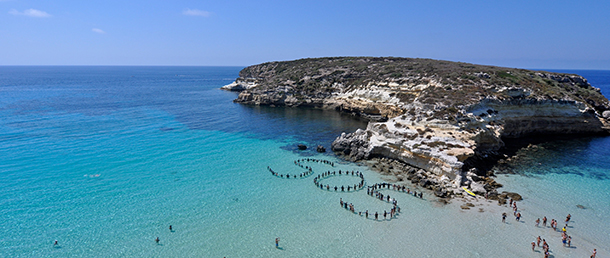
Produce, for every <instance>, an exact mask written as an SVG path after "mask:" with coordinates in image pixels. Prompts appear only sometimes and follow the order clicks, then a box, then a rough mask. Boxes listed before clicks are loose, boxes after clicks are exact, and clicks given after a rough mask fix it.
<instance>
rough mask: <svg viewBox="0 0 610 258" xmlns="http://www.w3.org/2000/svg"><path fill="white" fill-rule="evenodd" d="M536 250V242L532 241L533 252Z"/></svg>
mask: <svg viewBox="0 0 610 258" xmlns="http://www.w3.org/2000/svg"><path fill="white" fill-rule="evenodd" d="M535 248H536V241H532V251H535Z"/></svg>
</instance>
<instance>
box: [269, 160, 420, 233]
mask: <svg viewBox="0 0 610 258" xmlns="http://www.w3.org/2000/svg"><path fill="white" fill-rule="evenodd" d="M306 162H316V163H321V164H325V165H329V166H332V167H334V166H335V163H334V162H331V161H328V160H323V159H311V158H303V159H298V160H295V161H294V162H293V163H294V165H296V166H299V167H301V168H303V169H306V172H304V173H300V174H293V175H291V174H280V173H278V172H275V171H274V170H273V169H271V168H270V167H269V166H267V169H268V170H269V171H270V172H271V174H272V175H274V176H276V177H278V178H288V179H290V178H294V179H300V178H306V177H308V176H310V175H312V174H313V173H314V172H313V168H312V167H311V166H308V165H306V164H304V163H306ZM336 176H352V177H357V178H359V179H360V182H359V183H357V184H353V185H341V186H331V185H329V184H323V183H322V181H323V180H324V179H327V178H330V177H336ZM313 182H314V184H315V185H316V187H317V188H320V189H322V190H326V191H335V192H354V191H358V190H361V189H362V188H364V186H365V184H366V183H365V181H364V175H363V174H362V172H360V171H353V170H352V171H347V170H346V171H343V170H338V171H326V172H323V173H321V174H319V175H317V176H316V177H315V178H314V179H313ZM380 190H394V191H397V192H401V193H406V194H409V195H410V194H411V193H412V194H413V196H415V197H419V198H423V194H422V193H421V192H419V193H417V192H416V191H413V192H411V190H410V189H409V188H407V187H405V186H400V185H397V184H390V183H378V184H374V185H372V186H369V187H368V188H367V195H369V196H372V197H375V198H376V199H378V200H380V201H383V202H387V203H389V204H392V208H391V209H390V210H389V211H387V210H384V211H383V213H382V212H380V211H375V212H369V210H359V211H356V208H355V207H354V205H353V204H351V203H348V202H344V201H343V199H342V198H341V199H340V200H339V203H340V204H341V207H342V208H344V209H346V210H349V211H351V212H352V213H354V214H357V215H359V216H362V217H364V218H366V219H374V220H378V221H380V220H383V221H390V220H392V219H394V218H396V215H397V214H398V213H400V207H399V206H398V202H397V201H396V199H394V198H391V197H390V195H386V194H383V193H381V192H379V191H380ZM382 216H383V219H381V217H382Z"/></svg>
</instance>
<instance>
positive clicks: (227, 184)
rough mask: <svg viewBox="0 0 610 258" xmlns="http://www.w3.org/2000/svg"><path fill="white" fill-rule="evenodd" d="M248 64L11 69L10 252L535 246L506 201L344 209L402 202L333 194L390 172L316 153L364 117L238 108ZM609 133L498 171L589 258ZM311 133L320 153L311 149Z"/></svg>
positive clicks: (385, 251) (5, 179)
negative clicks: (566, 225)
mask: <svg viewBox="0 0 610 258" xmlns="http://www.w3.org/2000/svg"><path fill="white" fill-rule="evenodd" d="M240 69H241V68H239V67H0V117H2V119H0V156H1V157H2V159H1V161H0V189H2V191H0V217H1V218H2V219H1V220H0V257H117V256H118V257H223V256H227V257H329V256H330V257H364V256H374V257H404V256H412V257H455V256H460V257H489V256H496V257H514V256H525V255H529V254H530V253H529V252H527V251H528V250H529V249H528V243H529V242H530V241H531V240H529V236H528V237H527V238H526V237H522V236H523V232H524V231H528V230H529V231H531V232H529V231H528V232H529V233H531V234H535V233H536V230H538V229H532V228H531V227H528V228H526V227H525V226H521V225H512V224H509V225H501V226H498V224H497V223H496V222H497V218H498V216H497V214H496V213H497V212H498V210H497V209H498V207H494V206H493V205H492V206H490V207H487V206H485V207H484V209H485V210H486V211H487V212H483V213H479V212H476V210H474V211H470V212H464V211H461V210H460V209H459V208H456V207H454V206H452V205H448V206H442V205H440V204H438V203H436V202H435V200H434V198H433V197H431V196H430V193H427V192H426V193H425V195H424V199H417V198H413V197H412V196H408V195H406V194H402V193H396V192H393V191H390V190H384V191H385V193H386V194H390V195H391V196H392V197H394V198H396V199H397V201H398V203H399V205H400V207H401V209H402V210H403V212H402V213H400V214H398V216H397V217H396V218H395V219H393V220H391V221H374V220H370V219H369V220H367V219H365V218H364V217H361V216H358V215H354V214H350V213H349V212H348V211H346V210H345V209H342V208H341V207H340V206H339V198H342V199H343V200H345V201H348V202H350V203H353V204H354V205H355V206H356V209H357V210H360V209H362V210H365V209H368V210H371V211H373V210H378V211H383V210H388V211H389V209H391V205H390V204H387V203H384V202H380V201H378V200H375V199H374V198H371V197H368V196H367V195H366V189H364V190H362V191H358V192H350V193H335V192H329V191H325V190H320V189H317V188H316V187H315V185H314V184H313V181H312V180H313V177H314V176H315V175H317V174H318V173H320V172H323V171H327V170H339V169H343V170H359V171H362V172H363V174H364V176H365V179H366V183H367V184H368V185H371V184H374V183H378V182H382V181H385V180H387V179H388V178H383V177H381V176H380V175H378V174H376V173H374V172H371V171H370V170H368V169H367V168H366V167H364V166H359V165H358V164H353V163H348V162H343V161H341V160H338V159H336V158H335V157H334V156H333V155H332V154H329V153H327V154H318V153H316V152H315V150H313V149H315V148H313V147H314V146H316V145H318V144H321V145H323V146H325V147H326V148H327V149H330V143H331V142H332V140H333V139H334V138H335V137H336V136H337V135H339V134H340V133H341V132H343V131H345V132H351V131H354V130H355V129H356V128H363V127H365V126H366V124H365V123H364V122H362V121H357V120H353V119H351V118H350V117H346V116H343V115H341V114H338V113H336V112H332V111H321V110H308V109H284V108H265V107H248V106H242V105H238V104H235V103H232V100H233V99H234V98H235V97H236V93H232V92H225V91H221V90H218V88H219V87H220V86H222V85H225V84H228V83H230V82H232V81H233V80H234V79H235V78H236V77H237V73H238V72H239V70H240ZM584 73H586V71H583V72H579V74H583V75H585V76H586V74H584ZM592 73H593V72H592ZM592 76H593V77H592V78H589V80H590V81H591V82H592V83H593V84H594V86H597V87H602V88H603V87H605V88H603V91H604V92H606V90H607V89H610V80H609V78H610V73H608V72H605V73H602V74H601V75H599V74H592ZM596 76H597V77H596ZM594 78H598V79H594ZM595 80H597V82H599V83H598V84H596V81H595ZM604 80H605V81H604ZM609 139H610V138H607V137H606V138H604V137H602V138H586V139H579V140H573V141H567V142H561V143H560V144H556V143H549V144H547V145H543V146H544V147H545V151H544V152H543V153H542V154H536V155H534V154H527V155H528V156H532V157H534V158H533V161H531V162H533V163H532V164H534V165H535V164H538V163H539V167H538V169H536V170H528V169H529V168H531V167H532V166H534V165H532V166H523V167H522V168H518V169H519V174H520V175H511V176H503V175H502V176H500V177H499V180H500V181H505V182H506V183H505V184H506V185H507V187H506V190H516V191H519V192H522V193H523V194H524V196H525V198H526V199H525V200H524V202H523V205H522V207H523V208H522V209H525V210H524V211H523V213H524V220H525V221H528V219H530V220H529V223H530V224H531V217H533V216H539V214H556V215H555V216H556V218H558V219H559V218H562V217H564V216H565V214H564V213H566V212H571V213H572V215H573V216H574V220H575V224H574V232H575V233H574V234H575V236H576V237H574V240H573V242H574V243H575V245H576V246H579V248H577V249H574V250H563V249H560V247H555V246H556V244H554V243H553V244H551V249H552V250H555V251H554V252H555V256H556V257H569V256H571V255H574V254H577V255H580V256H582V255H584V254H588V253H587V252H588V251H589V249H591V247H597V248H598V252H599V254H607V253H608V250H607V249H604V247H603V246H608V245H609V244H610V232H609V231H608V229H605V228H604V227H599V224H600V223H601V224H602V225H607V224H608V223H610V217H608V214H610V196H608V193H609V192H610V188H609V185H610V184H608V180H609V178H608V177H609V175H610V172H609V171H608V168H609V167H608V164H609V162H610V158H608V157H610V148H608V147H610V140H609ZM298 143H303V144H306V145H308V146H310V147H312V148H309V149H308V150H306V151H298V150H297V148H296V145H297V144H298ZM553 144H555V145H553ZM574 153H578V154H574ZM302 158H317V159H325V160H330V161H333V162H335V165H336V166H335V167H330V166H328V165H325V164H319V163H307V165H310V166H312V167H313V171H314V175H313V176H311V177H308V178H306V179H280V178H277V177H274V176H272V175H271V174H270V173H269V171H267V166H271V167H272V168H273V169H274V170H275V171H279V172H286V173H288V172H290V173H295V174H296V173H302V172H303V171H304V170H303V169H301V168H299V167H297V166H295V165H294V164H293V161H294V160H297V159H302ZM357 181H358V180H356V179H355V178H351V177H333V178H328V179H325V181H324V183H325V184H326V183H328V184H336V185H342V184H345V185H348V184H353V183H355V182H357ZM541 186H544V187H541ZM414 188H415V187H412V189H414ZM558 196H560V197H558ZM576 204H581V205H584V206H585V207H587V209H585V210H580V209H577V208H575V205H576ZM494 205H495V204H494ZM482 207H483V206H482ZM549 216H550V215H549ZM473 218H474V219H473ZM579 220H580V221H579ZM585 221H587V222H586V223H585ZM579 223H580V225H579ZM169 225H172V227H173V229H174V231H173V232H170V230H169V229H168V227H169ZM156 237H159V239H160V242H159V244H156V243H155V241H154V239H155V238H156ZM276 237H280V238H281V241H280V247H281V248H280V249H276V248H275V244H274V239H275V238H276ZM550 237H551V236H549V239H550ZM522 238H523V239H522ZM507 239H512V240H507ZM54 240H57V241H58V243H59V245H58V246H54V245H53V241H54ZM523 241H524V242H523ZM498 243H502V244H500V245H499V246H498ZM498 250H502V252H500V253H498ZM530 251H531V250H530Z"/></svg>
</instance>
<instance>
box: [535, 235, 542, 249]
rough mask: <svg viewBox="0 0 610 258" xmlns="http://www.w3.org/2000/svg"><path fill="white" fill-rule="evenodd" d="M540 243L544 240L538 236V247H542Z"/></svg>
mask: <svg viewBox="0 0 610 258" xmlns="http://www.w3.org/2000/svg"><path fill="white" fill-rule="evenodd" d="M540 241H542V238H540V236H538V238H537V239H536V244H537V245H538V247H540Z"/></svg>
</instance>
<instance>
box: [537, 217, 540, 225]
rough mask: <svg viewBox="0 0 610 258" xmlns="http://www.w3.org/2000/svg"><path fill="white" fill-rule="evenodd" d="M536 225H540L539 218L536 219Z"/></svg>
mask: <svg viewBox="0 0 610 258" xmlns="http://www.w3.org/2000/svg"><path fill="white" fill-rule="evenodd" d="M538 225H540V218H538V219H536V227H538Z"/></svg>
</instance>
